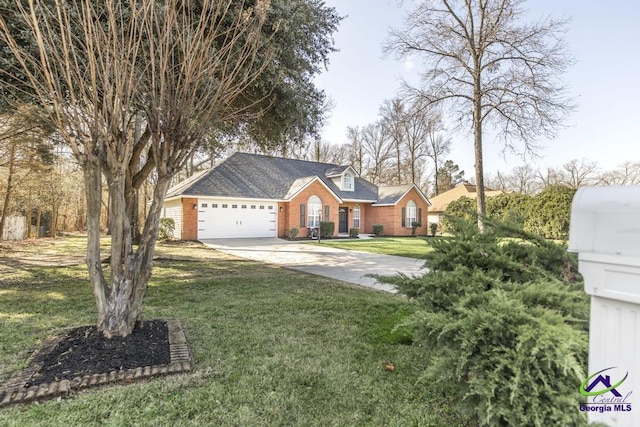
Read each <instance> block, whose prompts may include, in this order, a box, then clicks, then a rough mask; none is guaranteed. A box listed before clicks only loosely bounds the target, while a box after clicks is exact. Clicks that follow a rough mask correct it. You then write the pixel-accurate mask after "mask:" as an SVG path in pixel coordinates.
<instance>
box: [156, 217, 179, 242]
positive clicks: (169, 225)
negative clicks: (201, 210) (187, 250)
mask: <svg viewBox="0 0 640 427" xmlns="http://www.w3.org/2000/svg"><path fill="white" fill-rule="evenodd" d="M175 231H176V222H175V220H174V219H173V218H160V228H159V229H158V238H159V239H160V240H169V239H173V234H174V233H175Z"/></svg>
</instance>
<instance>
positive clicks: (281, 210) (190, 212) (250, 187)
mask: <svg viewBox="0 0 640 427" xmlns="http://www.w3.org/2000/svg"><path fill="white" fill-rule="evenodd" d="M428 207H429V201H428V200H427V198H426V197H425V196H424V194H423V193H422V192H421V191H420V190H419V189H418V188H417V187H416V186H415V185H413V184H412V185H403V186H394V187H377V186H376V185H374V184H372V183H370V182H368V181H366V180H364V179H362V178H360V177H359V176H357V174H356V173H355V170H354V169H353V168H352V167H351V166H337V165H331V164H326V163H316V162H307V161H302V160H292V159H283V158H277V157H269V156H262V155H255V154H245V153H236V154H234V155H232V156H231V157H229V158H228V159H227V160H226V161H224V162H223V163H222V164H220V165H219V166H217V167H215V168H213V169H211V170H209V171H206V172H204V173H201V174H199V175H197V176H194V177H191V178H190V179H188V180H186V181H183V182H181V183H179V184H178V185H176V186H175V187H173V188H172V189H170V190H169V192H168V194H167V198H166V199H165V203H164V209H163V217H168V218H173V219H174V221H175V225H176V229H175V233H176V236H177V237H180V238H181V239H182V240H202V239H216V238H249V237H281V238H284V237H287V236H288V235H289V233H290V230H292V229H297V230H298V237H308V236H309V234H310V233H311V232H312V230H313V229H317V228H318V227H319V226H320V222H321V221H322V222H325V221H327V222H333V223H334V224H335V228H334V236H339V235H348V234H349V231H350V230H351V229H352V228H357V229H358V230H359V232H360V233H364V234H371V233H373V225H374V224H382V225H383V234H384V235H393V236H404V235H411V234H412V223H415V222H419V223H421V226H420V227H418V229H417V230H416V234H425V232H426V226H427V224H426V219H427V218H426V216H427V211H428Z"/></svg>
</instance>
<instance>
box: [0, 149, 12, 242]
mask: <svg viewBox="0 0 640 427" xmlns="http://www.w3.org/2000/svg"><path fill="white" fill-rule="evenodd" d="M9 144H10V148H9V176H8V177H7V191H6V192H5V193H4V204H3V205H2V213H0V240H2V235H3V234H4V225H5V223H6V221H7V216H8V215H9V202H10V201H11V191H12V190H13V188H12V186H13V171H14V162H15V155H16V143H15V142H9Z"/></svg>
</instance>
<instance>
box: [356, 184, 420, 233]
mask: <svg viewBox="0 0 640 427" xmlns="http://www.w3.org/2000/svg"><path fill="white" fill-rule="evenodd" d="M410 200H413V201H414V202H416V214H417V212H418V211H419V210H420V209H422V218H418V221H421V222H422V226H421V227H420V228H419V229H417V230H416V234H418V235H420V234H426V233H427V211H428V205H427V204H426V203H425V201H424V200H423V199H422V197H420V195H419V194H418V192H417V191H416V190H415V188H412V189H411V190H410V191H409V192H408V193H407V194H406V195H405V196H404V197H403V198H402V199H400V201H399V202H398V203H396V204H395V205H394V206H375V205H374V206H370V207H368V208H367V216H366V222H365V233H373V225H374V224H382V225H383V226H384V230H383V232H382V234H384V235H386V236H410V235H411V224H406V227H403V226H402V208H406V207H407V203H408V202H409V201H410Z"/></svg>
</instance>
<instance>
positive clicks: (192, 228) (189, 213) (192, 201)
mask: <svg viewBox="0 0 640 427" xmlns="http://www.w3.org/2000/svg"><path fill="white" fill-rule="evenodd" d="M193 205H196V207H197V206H198V199H196V198H195V197H183V198H182V240H198V209H194V208H193Z"/></svg>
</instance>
